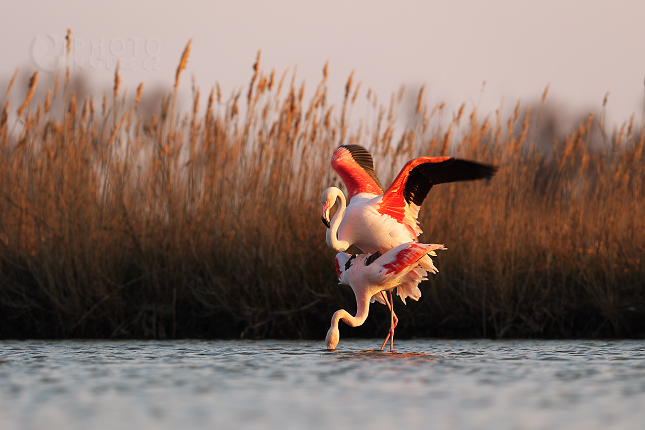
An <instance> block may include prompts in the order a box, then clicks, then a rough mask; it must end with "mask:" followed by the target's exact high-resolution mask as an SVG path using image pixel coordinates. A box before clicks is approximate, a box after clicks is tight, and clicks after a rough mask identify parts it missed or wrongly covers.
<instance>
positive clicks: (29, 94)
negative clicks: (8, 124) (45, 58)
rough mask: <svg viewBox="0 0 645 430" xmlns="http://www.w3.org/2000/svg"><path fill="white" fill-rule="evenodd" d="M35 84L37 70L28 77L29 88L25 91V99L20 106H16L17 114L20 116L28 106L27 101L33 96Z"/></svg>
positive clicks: (36, 82) (36, 81)
mask: <svg viewBox="0 0 645 430" xmlns="http://www.w3.org/2000/svg"><path fill="white" fill-rule="evenodd" d="M36 84H38V71H37V70H36V71H35V72H34V74H33V75H32V76H31V78H30V79H29V90H28V91H27V96H26V97H25V101H24V102H23V103H22V105H21V106H20V108H18V116H22V113H23V112H24V110H25V108H26V107H27V106H29V103H30V102H31V98H32V97H33V96H34V93H35V92H36Z"/></svg>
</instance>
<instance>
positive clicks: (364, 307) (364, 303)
mask: <svg viewBox="0 0 645 430" xmlns="http://www.w3.org/2000/svg"><path fill="white" fill-rule="evenodd" d="M369 312H370V300H369V298H368V297H361V298H359V297H358V296H357V297H356V316H352V315H351V314H350V313H349V312H347V311H346V310H345V309H340V310H337V311H336V312H334V316H333V317H332V318H331V326H332V328H333V327H335V328H336V329H338V323H339V321H341V320H342V321H344V322H345V324H347V325H348V326H350V327H358V326H359V325H362V324H363V323H364V322H365V320H366V319H367V315H368V314H369Z"/></svg>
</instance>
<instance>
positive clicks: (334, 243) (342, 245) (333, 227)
mask: <svg viewBox="0 0 645 430" xmlns="http://www.w3.org/2000/svg"><path fill="white" fill-rule="evenodd" d="M336 197H337V199H338V200H340V202H339V206H338V210H337V211H336V213H335V214H334V217H333V218H332V219H331V223H330V224H329V228H328V229H327V245H329V247H330V248H332V249H333V250H334V251H336V252H344V251H346V250H347V248H349V245H351V244H350V243H349V242H348V241H346V240H339V239H338V227H340V223H341V222H342V221H343V217H344V216H345V209H346V208H347V202H346V200H345V195H344V194H343V192H342V191H340V190H338V191H337V192H336Z"/></svg>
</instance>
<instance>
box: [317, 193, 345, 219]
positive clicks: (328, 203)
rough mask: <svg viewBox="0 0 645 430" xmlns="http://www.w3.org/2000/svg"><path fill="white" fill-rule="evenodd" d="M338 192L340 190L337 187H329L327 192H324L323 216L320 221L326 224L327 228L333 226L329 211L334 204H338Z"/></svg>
mask: <svg viewBox="0 0 645 430" xmlns="http://www.w3.org/2000/svg"><path fill="white" fill-rule="evenodd" d="M338 191H340V190H339V189H338V188H336V187H329V188H327V189H326V190H325V191H323V194H322V199H321V200H322V214H321V216H320V219H321V220H322V222H323V224H325V227H327V228H329V227H330V226H331V224H330V221H329V220H330V217H329V211H330V210H331V208H332V207H333V206H334V203H336V198H337V195H338Z"/></svg>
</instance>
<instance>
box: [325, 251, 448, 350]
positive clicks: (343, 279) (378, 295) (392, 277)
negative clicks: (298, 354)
mask: <svg viewBox="0 0 645 430" xmlns="http://www.w3.org/2000/svg"><path fill="white" fill-rule="evenodd" d="M437 249H441V250H445V249H446V248H444V246H443V245H426V244H423V243H414V242H410V243H404V244H401V245H399V246H397V247H395V248H393V249H391V250H389V251H387V252H386V253H384V254H383V255H381V254H380V253H375V254H359V255H349V254H346V253H344V252H340V253H338V254H337V255H336V260H335V264H336V273H337V274H338V280H339V281H340V283H341V284H347V285H349V286H350V287H352V290H354V295H355V296H356V315H355V316H352V315H351V314H350V313H349V312H347V311H346V310H345V309H340V310H338V311H336V312H334V316H333V317H332V319H331V327H330V328H329V331H328V332H327V337H326V338H325V343H326V345H327V348H328V349H336V346H337V345H338V342H339V340H340V331H339V330H338V323H339V321H341V320H342V321H344V322H345V323H346V324H347V325H349V326H351V327H357V326H360V325H362V324H363V323H364V322H365V320H366V319H367V315H368V313H369V307H370V303H373V302H374V301H378V302H379V303H382V304H385V305H387V307H388V308H389V309H390V330H389V332H388V335H387V337H386V338H385V342H383V345H382V346H381V349H383V348H385V345H387V341H388V340H390V351H393V350H394V328H395V327H396V325H397V323H398V318H397V317H396V315H395V314H394V309H393V307H392V290H393V289H394V288H396V289H397V295H398V296H399V297H400V298H401V300H402V301H403V303H404V304H405V299H406V298H407V297H409V298H411V299H412V300H415V301H416V300H419V298H420V297H421V291H420V290H419V287H418V285H419V283H420V282H421V281H424V280H426V279H428V278H426V275H427V272H432V273H437V272H438V270H437V268H436V267H435V266H434V264H433V263H432V259H431V258H430V257H429V256H430V255H432V256H436V255H437V254H436V252H435V250H437ZM385 292H387V293H388V294H389V296H390V299H389V300H388V298H387V297H386V295H385Z"/></svg>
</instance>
